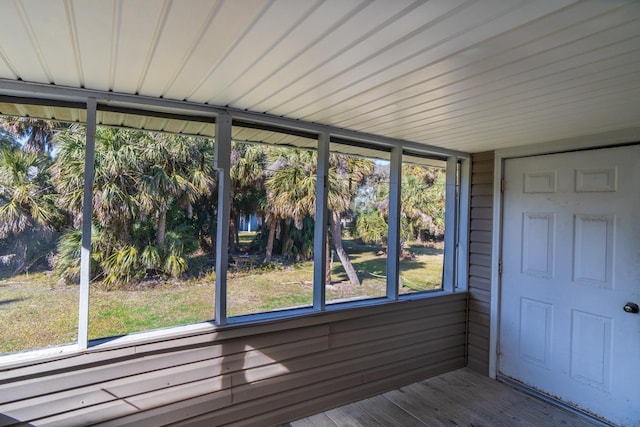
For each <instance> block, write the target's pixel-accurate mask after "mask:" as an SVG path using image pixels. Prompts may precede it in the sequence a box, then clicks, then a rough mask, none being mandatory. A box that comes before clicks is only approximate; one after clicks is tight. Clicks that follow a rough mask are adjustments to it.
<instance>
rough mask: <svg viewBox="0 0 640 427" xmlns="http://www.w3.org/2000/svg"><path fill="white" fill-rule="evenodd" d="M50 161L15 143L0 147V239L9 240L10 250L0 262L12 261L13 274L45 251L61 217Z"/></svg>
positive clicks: (25, 268)
mask: <svg viewBox="0 0 640 427" xmlns="http://www.w3.org/2000/svg"><path fill="white" fill-rule="evenodd" d="M49 164H50V161H49V158H48V156H42V155H38V154H36V153H33V152H32V153H26V152H24V151H22V150H20V149H19V148H17V146H16V145H13V146H8V147H3V148H1V149H0V239H8V240H9V242H10V244H9V252H10V253H8V254H4V255H2V257H1V258H0V262H2V263H4V264H12V265H13V274H18V273H21V272H24V271H28V269H29V267H30V266H31V265H33V264H34V263H36V262H38V261H40V260H41V258H42V257H43V256H45V255H46V253H47V252H46V246H47V245H48V244H49V243H50V242H51V239H52V237H53V231H54V230H55V228H56V225H59V223H60V220H61V218H62V215H61V213H60V211H59V209H58V208H57V204H56V194H55V192H54V190H53V187H52V186H51V181H50V176H49ZM11 242H12V244H11ZM43 245H44V247H42V246H43ZM38 246H40V247H39V250H35V249H36V248H37V247H38Z"/></svg>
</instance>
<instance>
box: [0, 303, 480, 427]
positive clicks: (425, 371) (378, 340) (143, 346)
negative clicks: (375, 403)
mask: <svg viewBox="0 0 640 427" xmlns="http://www.w3.org/2000/svg"><path fill="white" fill-rule="evenodd" d="M467 304H468V302H467V293H459V294H449V295H441V296H433V297H431V298H426V299H420V300H412V301H404V302H400V303H394V304H381V305H377V306H369V307H362V308H356V309H349V310H343V311H334V312H330V313H324V314H320V315H314V316H307V317H301V318H297V319H289V320H283V321H279V322H274V323H270V324H264V325H255V326H248V327H235V328H228V329H224V330H217V331H212V332H209V333H204V334H201V335H197V336H184V337H179V338H175V339H172V340H165V341H157V340H156V341H152V342H148V343H138V344H136V345H131V346H129V347H114V348H112V349H103V350H99V349H93V350H91V351H89V352H87V353H84V354H78V355H74V356H71V357H66V358H59V359H56V360H50V361H47V362H43V363H38V364H31V365H24V366H15V367H13V368H12V369H7V368H5V369H4V370H0V426H9V425H15V424H17V423H29V424H31V425H53V426H56V425H59V426H73V425H83V426H84V425H93V424H99V425H118V426H121V425H135V426H160V425H202V426H214V425H216V426H217V425H242V426H252V425H255V426H268V425H278V424H280V423H284V422H287V421H291V420H294V419H297V418H301V417H303V416H308V415H311V414H313V413H317V412H320V411H323V410H326V409H329V408H331V407H335V406H339V405H341V404H345V403H348V402H351V401H355V400H360V399H362V398H365V397H368V396H371V395H374V394H378V393H380V392H383V391H387V390H390V389H393V388H397V387H399V386H402V385H405V384H409V383H412V382H416V381H419V380H422V379H424V378H427V377H430V376H433V375H437V374H440V373H443V372H447V371H450V370H454V369H457V368H461V367H463V366H464V364H465V347H466V329H467V324H466V307H467Z"/></svg>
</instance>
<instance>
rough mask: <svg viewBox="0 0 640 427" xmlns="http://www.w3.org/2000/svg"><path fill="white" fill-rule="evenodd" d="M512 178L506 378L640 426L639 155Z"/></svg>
mask: <svg viewBox="0 0 640 427" xmlns="http://www.w3.org/2000/svg"><path fill="white" fill-rule="evenodd" d="M504 172H505V192H504V199H503V200H504V212H503V231H502V236H503V242H502V244H503V246H502V248H503V255H502V263H503V274H502V282H501V296H500V298H501V305H500V307H501V308H500V312H501V313H500V316H501V318H500V343H499V371H500V373H501V374H502V375H505V376H508V377H511V378H513V379H516V380H518V381H521V382H522V383H524V384H526V385H528V386H531V387H533V388H535V389H537V390H539V391H541V392H543V393H546V394H548V395H550V396H553V397H555V398H559V399H561V400H563V401H565V402H566V403H568V404H570V405H572V406H575V407H578V408H581V409H583V410H586V411H588V412H590V413H593V414H596V415H598V416H600V417H603V418H605V419H607V420H609V421H611V422H613V423H615V424H619V425H625V426H633V425H636V426H640V314H634V313H629V312H626V311H625V310H624V307H625V305H626V303H627V302H634V303H637V304H640V146H638V145H634V146H628V147H617V148H608V149H599V150H589V151H580V152H572V153H562V154H552V155H544V156H534V157H527V158H520V159H512V160H508V161H506V163H505V170H504ZM627 309H628V310H632V308H629V307H628V308H627Z"/></svg>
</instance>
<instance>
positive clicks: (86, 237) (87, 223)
mask: <svg viewBox="0 0 640 427" xmlns="http://www.w3.org/2000/svg"><path fill="white" fill-rule="evenodd" d="M96 110H97V102H96V99H95V98H89V99H87V126H86V128H85V132H86V133H85V153H84V188H83V194H82V247H81V248H80V296H79V301H78V347H79V348H80V349H82V350H84V349H86V348H87V347H88V346H89V283H90V281H91V216H92V213H93V173H94V159H95V148H96Z"/></svg>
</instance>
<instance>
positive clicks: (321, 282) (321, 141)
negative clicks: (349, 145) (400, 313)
mask: <svg viewBox="0 0 640 427" xmlns="http://www.w3.org/2000/svg"><path fill="white" fill-rule="evenodd" d="M328 183H329V134H328V133H326V132H324V133H321V134H320V135H319V136H318V167H317V176H316V218H315V226H314V234H313V308H314V310H316V311H323V310H324V309H325V304H326V292H325V285H326V283H325V280H326V268H327V262H328V260H327V251H326V250H325V248H326V244H327V222H328V220H329V214H328V211H327V193H328V188H327V187H328Z"/></svg>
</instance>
